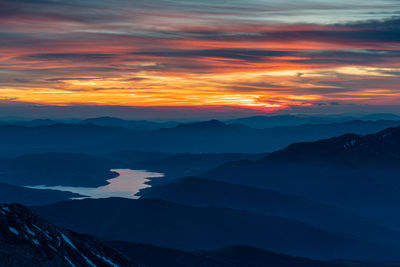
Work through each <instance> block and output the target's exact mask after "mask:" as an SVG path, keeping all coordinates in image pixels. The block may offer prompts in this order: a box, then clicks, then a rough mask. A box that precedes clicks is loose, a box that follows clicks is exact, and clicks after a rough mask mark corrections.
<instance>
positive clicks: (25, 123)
mask: <svg viewBox="0 0 400 267" xmlns="http://www.w3.org/2000/svg"><path fill="white" fill-rule="evenodd" d="M57 123H58V122H57V121H55V120H50V119H36V120H28V121H16V122H10V123H8V124H13V125H21V126H27V127H38V126H50V125H54V124H57Z"/></svg>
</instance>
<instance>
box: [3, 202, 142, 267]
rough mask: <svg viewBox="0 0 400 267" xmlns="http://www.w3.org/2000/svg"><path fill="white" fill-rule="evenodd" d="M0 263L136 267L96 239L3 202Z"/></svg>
mask: <svg viewBox="0 0 400 267" xmlns="http://www.w3.org/2000/svg"><path fill="white" fill-rule="evenodd" d="M0 265H1V266H9V267H12V266H137V265H136V264H134V263H132V262H129V261H128V260H127V259H126V258H125V257H124V256H122V255H121V254H119V253H118V252H116V251H115V250H113V249H111V248H109V247H108V246H106V245H104V244H102V243H100V242H99V241H98V240H96V239H95V238H93V237H90V236H88V235H83V234H77V233H74V232H71V231H68V230H64V229H62V228H59V227H57V226H55V225H52V224H50V223H48V222H47V221H45V220H43V219H41V218H40V217H38V216H36V215H35V214H33V213H32V212H31V211H30V210H28V209H27V208H25V207H24V206H21V205H16V204H13V205H5V204H0Z"/></svg>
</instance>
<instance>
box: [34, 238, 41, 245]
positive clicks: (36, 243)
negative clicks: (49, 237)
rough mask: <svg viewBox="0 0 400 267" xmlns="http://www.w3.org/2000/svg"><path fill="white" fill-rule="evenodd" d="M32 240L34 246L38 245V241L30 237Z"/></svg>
mask: <svg viewBox="0 0 400 267" xmlns="http://www.w3.org/2000/svg"><path fill="white" fill-rule="evenodd" d="M32 242H33V243H34V244H35V245H36V246H40V243H39V241H37V239H35V238H32Z"/></svg>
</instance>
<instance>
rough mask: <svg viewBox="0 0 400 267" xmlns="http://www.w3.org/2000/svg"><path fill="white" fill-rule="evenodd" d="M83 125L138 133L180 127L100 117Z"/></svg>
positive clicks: (162, 123) (172, 124) (169, 123)
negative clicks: (127, 129) (126, 129)
mask: <svg viewBox="0 0 400 267" xmlns="http://www.w3.org/2000/svg"><path fill="white" fill-rule="evenodd" d="M80 123H81V124H88V123H90V124H94V125H99V126H107V127H123V128H129V129H132V130H136V131H149V130H156V129H161V128H171V127H175V126H177V125H178V123H177V122H173V121H171V122H152V121H146V120H124V119H119V118H113V117H100V118H92V119H85V120H82V121H81V122H80Z"/></svg>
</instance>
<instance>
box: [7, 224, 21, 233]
mask: <svg viewBox="0 0 400 267" xmlns="http://www.w3.org/2000/svg"><path fill="white" fill-rule="evenodd" d="M8 229H9V230H10V232H11V233H13V234H14V235H19V232H18V231H17V229H15V228H13V227H11V226H9V227H8Z"/></svg>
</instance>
